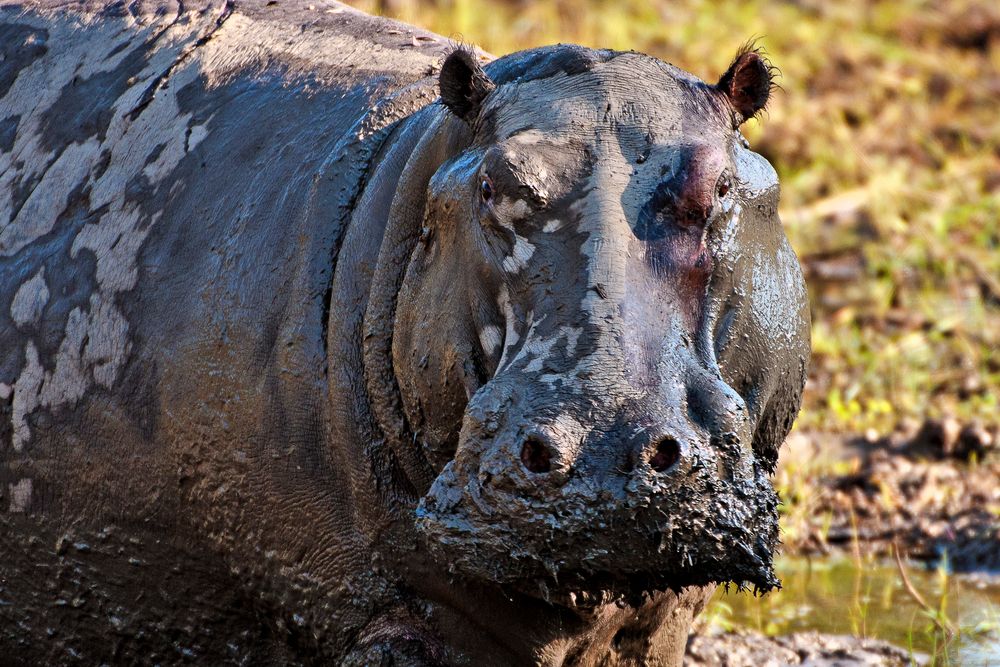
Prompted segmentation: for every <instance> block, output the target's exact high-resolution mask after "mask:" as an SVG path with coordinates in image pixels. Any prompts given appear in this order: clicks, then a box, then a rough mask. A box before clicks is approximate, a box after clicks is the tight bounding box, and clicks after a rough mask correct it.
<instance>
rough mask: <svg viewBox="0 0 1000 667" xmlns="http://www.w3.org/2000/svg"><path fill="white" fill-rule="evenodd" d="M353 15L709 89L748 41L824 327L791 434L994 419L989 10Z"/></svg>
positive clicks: (995, 173) (715, 8) (536, 7)
mask: <svg viewBox="0 0 1000 667" xmlns="http://www.w3.org/2000/svg"><path fill="white" fill-rule="evenodd" d="M352 4H355V5H356V6H358V7H359V8H361V9H364V10H366V11H373V12H378V11H380V10H383V9H388V10H390V13H392V14H394V15H396V16H398V17H399V18H402V19H403V20H406V21H408V22H411V23H414V24H417V25H420V26H424V27H427V28H429V29H431V30H434V31H436V32H438V33H440V34H443V35H445V36H447V37H450V38H453V39H455V40H456V41H465V42H471V43H475V44H477V45H479V46H480V47H482V48H484V49H486V50H488V51H490V52H493V53H495V54H504V53H508V52H510V51H515V50H519V49H523V48H528V47H532V46H537V45H542V44H550V43H555V42H576V43H580V44H585V45H589V46H595V47H610V48H616V49H635V50H637V51H642V52H645V53H650V54H652V55H655V56H658V57H660V58H663V59H664V60H667V61H669V62H673V63H674V64H676V65H678V66H680V67H683V68H684V69H687V70H689V71H691V72H693V73H694V74H697V75H698V76H701V77H702V78H704V79H706V80H709V81H712V80H715V79H716V78H717V77H718V76H719V74H720V73H721V72H722V71H723V70H724V69H725V67H726V65H727V64H728V62H729V60H730V59H731V58H732V56H733V54H734V53H735V52H736V50H737V49H738V47H739V46H740V45H741V44H743V43H744V42H745V41H746V40H747V39H749V38H752V37H756V38H758V40H759V43H760V44H761V45H762V46H763V47H765V48H766V49H767V51H768V52H769V53H770V54H771V57H772V58H773V60H774V62H775V64H777V65H778V67H780V69H781V71H782V77H781V86H782V91H781V92H779V94H777V95H776V96H775V99H774V100H773V103H772V104H771V105H770V107H769V111H768V113H767V114H765V115H764V117H763V118H762V119H761V120H760V122H757V121H753V122H751V123H749V124H748V126H747V128H746V134H747V136H748V138H749V139H750V140H751V142H752V143H753V144H754V146H755V148H756V149H757V150H759V151H761V152H762V153H764V154H765V155H766V156H767V157H768V158H769V159H771V161H772V162H773V163H774V164H775V166H776V168H777V169H778V172H779V174H780V177H781V179H782V183H783V195H782V208H781V215H782V218H783V220H784V222H785V226H786V229H787V231H788V235H789V237H790V239H791V241H792V243H793V245H794V246H795V247H796V249H797V251H798V252H799V254H800V257H802V259H803V261H804V264H805V265H806V267H807V269H808V270H809V283H810V290H811V297H812V307H813V316H814V322H815V326H814V330H813V343H814V347H815V355H814V361H813V372H812V376H811V380H810V383H809V386H808V387H807V392H806V396H805V405H804V410H803V413H802V415H801V417H800V419H799V421H798V426H799V427H800V428H808V429H823V430H834V431H851V432H860V431H863V430H865V429H869V428H874V429H876V430H879V431H885V430H888V429H889V428H891V427H892V425H893V424H895V423H896V422H898V421H899V420H900V419H901V418H903V417H910V418H923V417H926V416H942V415H954V416H956V417H958V418H959V419H962V420H969V419H974V418H978V419H981V420H984V421H986V422H987V423H996V422H997V420H998V413H1000V405H998V398H997V397H998V395H1000V229H998V220H1000V122H998V120H997V119H998V115H997V114H998V112H997V109H998V106H1000V101H998V98H1000V74H998V72H1000V47H998V44H997V42H998V38H997V37H996V35H998V34H1000V29H997V28H996V27H995V26H1000V9H998V8H997V6H996V4H995V3H992V2H986V1H985V0H978V1H965V0H960V1H958V2H952V3H947V4H941V3H928V2H924V1H917V0H903V1H902V2H898V1H892V2H890V1H888V0H881V1H872V2H862V1H860V0H856V1H855V2H849V3H829V2H819V1H816V0H802V1H801V2H795V3H791V2H765V1H763V0H749V1H740V2H736V1H735V0H724V1H722V2H707V1H695V0H682V1H680V2H662V1H661V2H647V1H646V0H617V1H614V2H611V1H607V0H588V1H585V2H575V1H574V2H570V1H569V0H556V1H554V2H528V1H526V0H524V1H516V2H515V1H506V2H504V1H500V0H438V1H436V2H416V1H415V0H394V1H387V2H383V3H380V2H376V1H374V0H357V1H356V2H353V3H352ZM977 26H979V27H977ZM982 26H986V28H984V30H986V32H985V33H984V34H985V35H986V36H985V37H982V39H980V35H979V33H977V32H976V31H977V30H980V28H981V27H982ZM990 26H994V27H993V28H990ZM990 30H992V31H993V32H990ZM991 34H992V35H994V36H993V37H990V35H991ZM977 40H978V41H977ZM983 40H985V41H983ZM980 42H982V43H980ZM838 263H839V264H838ZM838 266H839V270H838Z"/></svg>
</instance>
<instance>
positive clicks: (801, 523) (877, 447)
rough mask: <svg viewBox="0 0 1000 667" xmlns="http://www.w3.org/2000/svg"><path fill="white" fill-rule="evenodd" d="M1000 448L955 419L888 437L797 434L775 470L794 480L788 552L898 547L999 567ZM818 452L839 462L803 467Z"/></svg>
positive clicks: (994, 439) (995, 439)
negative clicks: (842, 437) (894, 545)
mask: <svg viewBox="0 0 1000 667" xmlns="http://www.w3.org/2000/svg"><path fill="white" fill-rule="evenodd" d="M998 445H1000V436H998V434H997V432H996V431H992V432H991V431H988V430H986V429H984V428H982V427H981V426H978V425H975V424H972V425H967V426H965V427H962V426H960V425H959V424H957V423H955V422H953V421H951V420H944V421H928V422H925V423H924V424H923V425H921V426H919V427H912V426H911V427H909V428H906V427H904V428H902V429H900V430H899V431H897V432H896V433H894V434H892V435H891V436H888V437H885V438H871V437H870V438H867V439H865V438H859V439H854V440H847V441H844V440H843V439H839V440H838V439H837V438H835V437H832V436H826V437H825V436H822V435H817V434H812V435H798V436H793V437H792V438H791V439H790V441H789V451H788V452H787V456H786V457H785V458H784V459H783V461H782V469H781V470H779V480H780V479H781V476H782V474H783V472H785V471H788V474H789V477H788V479H794V480H796V481H795V482H793V484H792V485H790V486H789V489H790V493H789V492H786V501H789V502H791V503H792V504H793V505H794V506H795V507H791V506H790V508H789V509H790V511H789V514H788V520H789V522H791V524H790V525H789V530H786V535H785V547H784V552H785V553H789V554H825V553H828V552H830V551H831V550H835V549H841V550H849V551H854V550H857V551H859V552H861V553H874V554H876V555H889V554H890V553H891V551H892V545H893V544H894V543H895V544H898V546H899V548H900V551H901V552H902V553H903V554H905V555H908V556H909V557H910V558H915V559H918V560H925V561H938V560H940V559H941V558H947V560H948V563H949V565H950V566H951V568H953V569H955V570H959V571H968V570H982V569H987V570H1000V452H998V451H997V447H998ZM824 457H827V458H826V460H827V461H828V462H829V461H839V464H840V467H839V468H838V467H837V465H836V464H830V463H827V464H815V465H811V466H809V465H804V464H803V462H804V461H820V460H822V459H823V458H824ZM845 467H846V473H845V471H844V468H845ZM787 496H791V497H790V498H788V497H787Z"/></svg>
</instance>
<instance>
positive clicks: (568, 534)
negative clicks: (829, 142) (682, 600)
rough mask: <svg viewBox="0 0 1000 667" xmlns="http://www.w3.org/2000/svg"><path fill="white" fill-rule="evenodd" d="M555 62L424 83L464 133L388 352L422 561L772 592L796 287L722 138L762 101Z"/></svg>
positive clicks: (599, 584) (540, 587)
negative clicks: (417, 489) (425, 482)
mask: <svg viewBox="0 0 1000 667" xmlns="http://www.w3.org/2000/svg"><path fill="white" fill-rule="evenodd" d="M771 85H772V84H771V68H770V66H769V65H768V63H767V61H766V60H765V59H764V58H763V57H762V55H761V54H760V53H758V52H756V51H754V50H752V49H745V50H743V51H742V52H741V53H740V54H739V55H738V56H737V58H736V59H735V61H734V62H733V64H732V66H731V67H730V69H729V70H728V71H727V72H726V73H725V74H724V75H723V77H722V78H721V80H720V81H719V82H718V83H717V84H715V85H709V84H706V83H704V82H702V81H700V80H699V79H697V78H695V77H693V76H692V75H690V74H688V73H686V72H684V71H682V70H680V69H678V68H676V67H673V66H671V65H668V64H666V63H663V62H661V61H659V60H657V59H655V58H652V57H649V56H645V55H641V54H637V53H620V52H610V51H592V50H589V49H583V48H580V47H571V46H561V47H551V48H548V49H543V50H539V51H536V52H527V54H516V55H515V56H511V57H509V58H508V59H501V60H499V61H496V62H494V63H493V64H491V65H490V66H488V67H487V69H486V70H484V69H482V68H481V67H480V66H479V64H478V63H477V61H476V59H475V57H473V55H472V54H471V53H470V52H468V51H465V50H458V51H455V52H454V53H453V54H452V55H451V56H449V58H448V59H447V60H446V62H445V63H444V65H443V68H442V71H441V74H440V87H441V92H442V102H443V104H444V106H445V107H446V108H447V109H446V110H442V111H441V112H440V113H441V114H442V115H447V116H448V117H449V120H450V121H451V122H453V124H454V125H456V126H461V127H462V128H463V132H464V133H465V134H464V139H463V140H462V142H461V144H462V145H461V147H460V148H459V149H458V150H453V151H452V152H451V153H450V154H449V156H448V158H447V159H445V160H444V161H443V163H441V165H440V167H438V168H437V169H436V172H434V174H433V176H432V177H431V178H430V182H429V185H428V187H427V193H426V201H425V206H424V214H423V223H422V224H423V232H422V234H421V236H420V239H419V241H418V242H417V243H416V245H415V246H414V250H413V252H412V253H411V254H410V255H409V258H408V268H407V269H406V271H405V277H404V278H403V280H402V287H401V290H400V292H399V296H398V307H397V310H396V315H395V325H394V334H393V341H392V357H393V364H394V367H395V373H396V375H397V381H398V383H399V388H400V396H401V399H402V408H403V411H404V413H405V415H406V419H407V420H408V422H409V423H410V424H411V425H412V428H413V432H414V433H416V434H417V440H418V441H419V442H421V443H422V447H423V450H422V451H423V456H424V457H425V458H426V461H427V462H428V464H429V466H430V467H431V468H432V469H433V471H434V474H435V475H436V477H435V478H434V479H433V482H432V483H431V484H430V488H429V490H427V492H426V494H425V495H424V496H423V498H422V499H421V500H420V502H419V507H418V508H417V526H418V529H419V531H420V532H421V533H422V535H423V537H424V538H425V542H426V544H427V545H428V548H429V550H430V551H431V553H432V554H433V555H434V556H435V558H436V559H437V560H439V561H440V562H441V563H443V564H445V565H446V566H447V567H450V568H451V571H452V572H454V573H456V574H458V575H461V576H465V577H472V578H475V579H478V580H487V581H491V582H495V583H500V584H505V585H511V586H515V587H520V588H521V589H522V590H531V591H534V592H536V593H537V592H541V593H542V594H543V595H549V594H553V595H555V594H559V593H565V594H569V593H571V592H572V594H573V596H574V597H575V596H579V595H580V594H581V593H582V594H585V595H586V596H588V597H590V596H592V595H598V594H599V595H600V596H603V599H608V595H609V594H610V595H611V596H613V597H614V596H626V597H629V596H635V595H636V594H644V593H646V592H649V591H653V590H667V589H674V590H677V589H679V588H681V587H683V586H688V585H703V584H710V583H713V582H735V583H737V584H738V585H751V586H754V587H757V588H759V589H763V590H767V589H770V588H772V587H774V586H776V585H777V580H776V578H775V576H774V573H773V571H772V567H771V561H772V552H773V550H774V548H775V546H776V544H777V541H778V516H777V502H778V499H777V496H776V494H775V491H774V490H773V488H772V485H771V483H770V481H769V474H770V473H771V472H773V470H774V466H775V462H776V458H777V450H778V447H779V445H780V444H781V441H782V440H783V438H784V437H785V435H786V434H787V431H788V429H789V428H790V426H791V423H792V421H793V419H794V417H795V414H796V413H797V411H798V407H799V402H800V394H801V390H802V386H803V383H804V379H805V373H806V366H807V358H808V354H809V320H808V308H807V301H806V293H805V289H804V285H803V280H802V275H801V272H800V268H799V265H798V262H797V260H796V257H795V255H794V253H793V251H792V250H791V248H790V246H789V244H788V241H787V239H786V238H785V234H784V231H783V230H782V226H781V223H780V221H779V220H778V217H777V214H776V208H777V204H778V182H777V177H776V174H775V172H774V170H773V169H772V167H771V166H770V164H769V163H768V162H767V161H766V160H765V159H764V158H763V157H761V156H760V155H758V154H756V153H753V152H751V151H750V150H749V148H748V144H747V142H746V141H745V140H744V139H743V137H742V136H741V134H740V131H739V127H740V125H741V123H742V122H743V121H744V120H746V119H748V118H750V117H752V116H754V115H755V114H757V113H758V112H759V111H760V110H761V109H762V108H763V106H764V104H765V102H766V100H767V98H768V94H769V92H770V90H771Z"/></svg>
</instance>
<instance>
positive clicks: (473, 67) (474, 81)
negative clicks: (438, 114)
mask: <svg viewBox="0 0 1000 667" xmlns="http://www.w3.org/2000/svg"><path fill="white" fill-rule="evenodd" d="M438 87H439V88H440V89H441V101H442V102H444V105H445V106H446V107H448V109H449V110H450V111H451V112H452V113H453V114H455V115H456V116H458V117H459V118H461V119H462V120H464V121H465V122H467V123H470V124H471V123H472V122H473V121H475V119H476V117H477V116H478V115H479V110H480V109H481V108H482V103H483V99H485V98H486V96H487V95H489V94H490V92H491V91H492V90H493V89H495V88H496V84H494V83H493V81H491V80H490V78H489V77H488V76H487V75H486V72H484V71H483V68H482V67H481V66H480V65H479V60H478V59H477V58H476V54H475V52H474V51H473V50H472V49H470V48H467V47H464V46H460V47H458V48H456V49H455V50H454V51H452V52H451V53H449V54H448V57H447V58H445V60H444V64H442V65H441V73H440V74H439V75H438Z"/></svg>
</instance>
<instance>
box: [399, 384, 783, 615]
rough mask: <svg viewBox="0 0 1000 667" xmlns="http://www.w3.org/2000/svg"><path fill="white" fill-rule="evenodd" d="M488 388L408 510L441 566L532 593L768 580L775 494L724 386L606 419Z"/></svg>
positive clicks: (576, 400)
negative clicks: (449, 457)
mask: <svg viewBox="0 0 1000 667" xmlns="http://www.w3.org/2000/svg"><path fill="white" fill-rule="evenodd" d="M496 382H497V384H498V385H499V386H494V387H490V386H489V385H487V386H486V387H484V388H483V389H482V390H481V391H480V392H479V393H477V395H476V396H474V397H473V399H472V401H471V402H470V404H469V407H468V409H467V412H466V416H465V421H464V425H463V429H462V436H461V439H460V445H459V448H458V451H457V452H456V456H455V458H454V460H453V461H451V462H450V463H449V464H448V465H447V466H446V467H445V468H444V470H443V471H442V472H441V474H440V475H439V476H438V478H437V479H436V480H435V482H434V484H433V485H432V487H431V489H430V491H429V492H428V493H427V495H426V496H425V497H424V498H423V499H422V501H421V503H420V506H419V508H418V512H417V515H418V527H419V529H420V530H421V532H422V533H423V535H424V537H425V540H426V542H427V544H428V547H429V549H430V550H431V552H432V553H433V554H435V555H436V556H437V557H438V558H439V559H440V560H441V562H442V563H447V564H449V566H450V567H451V568H453V570H455V571H456V573H458V574H461V575H464V576H470V577H474V578H479V579H487V580H490V581H493V582H496V583H502V584H518V585H520V586H521V587H522V588H523V587H525V586H527V588H528V589H531V588H532V586H535V587H538V588H539V589H540V590H544V591H553V590H560V589H566V590H572V591H577V590H585V591H594V590H601V591H602V592H606V591H609V590H610V591H612V592H613V593H615V594H623V595H634V594H635V593H636V592H637V590H638V591H649V590H662V589H667V588H675V589H676V588H679V587H682V586H686V585H694V584H707V583H713V582H730V581H732V582H736V583H738V584H744V583H746V584H752V585H754V586H757V587H759V588H762V589H770V588H772V587H773V586H774V585H775V584H776V580H775V578H774V575H773V573H772V571H771V551H772V548H773V546H774V544H775V542H776V540H777V520H776V519H777V513H776V506H777V497H776V495H775V493H774V491H773V489H772V487H771V484H770V482H769V481H768V479H767V476H766V471H765V470H763V469H762V468H761V466H759V465H757V463H756V461H755V459H754V456H753V453H752V450H751V448H750V447H749V446H748V444H747V442H748V440H747V439H748V438H749V432H748V429H747V427H746V422H747V420H746V407H745V405H744V404H743V402H742V400H741V399H739V397H738V395H736V394H735V392H733V391H732V390H731V389H729V390H728V391H724V390H721V389H719V388H718V387H714V388H710V387H709V386H708V385H706V383H705V382H701V381H695V382H689V383H683V386H679V388H678V391H677V392H675V393H678V394H679V395H680V396H683V400H679V399H678V400H673V399H672V398H671V397H669V396H668V397H666V398H665V397H664V396H662V395H660V396H657V397H656V398H655V399H652V398H647V397H643V396H641V395H640V396H632V397H631V398H630V399H629V400H625V401H618V404H617V405H615V406H613V407H614V409H611V406H609V405H602V404H601V403H600V402H599V401H598V400H595V396H599V395H598V394H596V392H587V393H581V394H580V395H577V396H559V395H552V394H551V393H549V394H546V393H545V392H540V391H532V390H531V389H524V390H516V389H514V388H512V387H513V386H514V385H513V384H511V385H508V386H506V387H505V386H504V383H503V382H502V380H498V381H496ZM490 384H493V383H490ZM675 398H676V397H675Z"/></svg>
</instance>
